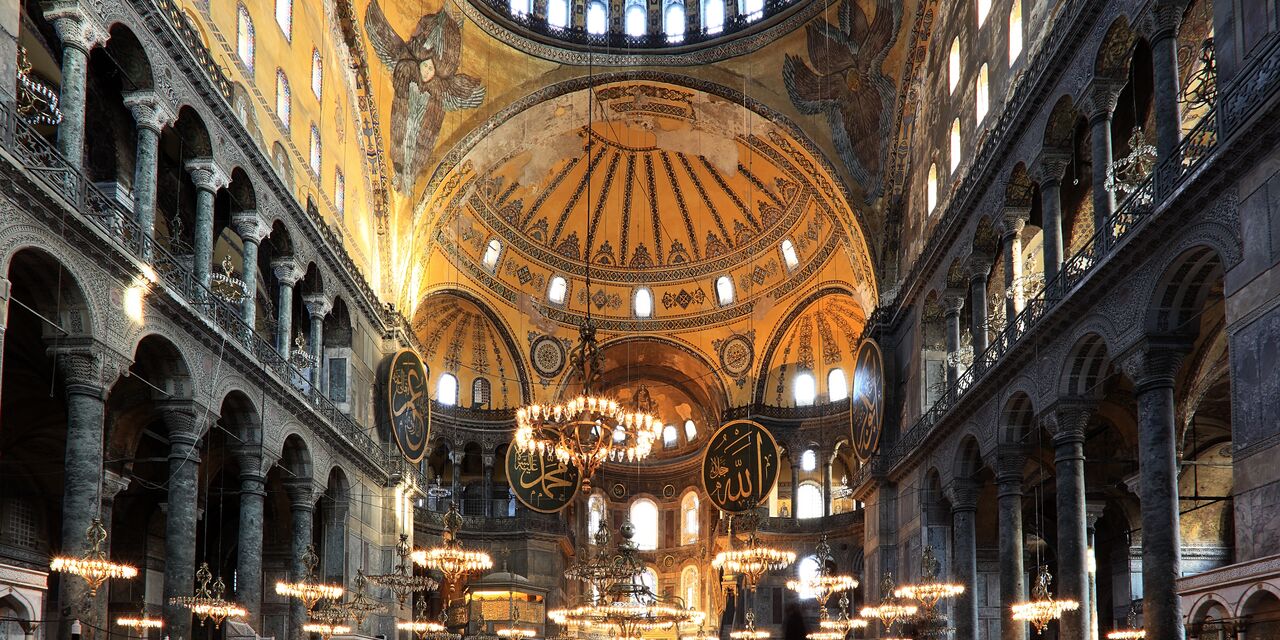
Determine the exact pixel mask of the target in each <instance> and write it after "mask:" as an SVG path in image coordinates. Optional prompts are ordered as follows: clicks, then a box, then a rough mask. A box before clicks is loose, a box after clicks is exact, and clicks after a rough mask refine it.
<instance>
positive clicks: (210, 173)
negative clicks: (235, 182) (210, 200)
mask: <svg viewBox="0 0 1280 640" xmlns="http://www.w3.org/2000/svg"><path fill="white" fill-rule="evenodd" d="M187 171H188V172H189V173H190V174H191V181H192V182H194V183H195V185H196V188H197V189H200V190H201V191H208V192H210V193H214V192H216V191H217V190H218V189H221V188H223V187H225V186H227V185H228V184H231V177H230V176H228V175H227V172H226V171H223V170H222V167H219V166H218V164H217V163H216V162H214V161H213V158H196V159H194V160H188V161H187Z"/></svg>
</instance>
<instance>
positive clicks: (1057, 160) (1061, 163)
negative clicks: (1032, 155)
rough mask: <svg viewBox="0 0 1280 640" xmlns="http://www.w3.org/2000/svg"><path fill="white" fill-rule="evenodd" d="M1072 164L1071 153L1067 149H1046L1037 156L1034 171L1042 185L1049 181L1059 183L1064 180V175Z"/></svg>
mask: <svg viewBox="0 0 1280 640" xmlns="http://www.w3.org/2000/svg"><path fill="white" fill-rule="evenodd" d="M1070 164H1071V154H1070V153H1067V152H1066V151H1058V150H1056V149H1045V150H1043V151H1041V152H1040V156H1039V157H1038V158H1036V161H1035V163H1034V166H1033V167H1032V173H1033V175H1034V176H1035V178H1036V180H1037V181H1038V182H1040V183H1041V185H1044V184H1049V183H1054V184H1056V183H1058V182H1061V181H1062V176H1064V175H1066V173H1067V167H1068V166H1069V165H1070Z"/></svg>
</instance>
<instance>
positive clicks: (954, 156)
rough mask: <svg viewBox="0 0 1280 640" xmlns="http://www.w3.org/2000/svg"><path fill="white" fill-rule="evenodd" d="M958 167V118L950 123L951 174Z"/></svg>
mask: <svg viewBox="0 0 1280 640" xmlns="http://www.w3.org/2000/svg"><path fill="white" fill-rule="evenodd" d="M959 167H960V118H956V119H955V120H953V121H952V122H951V173H955V172H956V169H958V168H959Z"/></svg>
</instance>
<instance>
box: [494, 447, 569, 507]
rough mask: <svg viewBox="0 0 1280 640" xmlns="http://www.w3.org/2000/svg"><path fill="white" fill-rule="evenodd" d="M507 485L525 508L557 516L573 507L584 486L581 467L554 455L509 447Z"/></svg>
mask: <svg viewBox="0 0 1280 640" xmlns="http://www.w3.org/2000/svg"><path fill="white" fill-rule="evenodd" d="M506 465H507V482H508V483H509V484H510V485H511V492H512V493H514V494H515V496H516V498H517V499H518V500H520V502H521V503H522V504H524V506H526V507H529V508H530V509H533V510H534V511H537V512H539V513H555V512H557V511H560V510H561V509H564V508H565V507H567V506H569V503H570V502H573V497H574V496H575V495H577V493H578V489H579V488H580V486H581V484H582V474H581V473H579V471H578V468H577V467H575V466H573V465H571V464H568V463H565V462H562V461H560V459H558V458H556V456H555V454H554V453H551V452H549V451H548V452H546V453H538V452H537V451H522V450H520V447H517V446H515V445H514V444H513V445H511V446H510V447H507V462H506Z"/></svg>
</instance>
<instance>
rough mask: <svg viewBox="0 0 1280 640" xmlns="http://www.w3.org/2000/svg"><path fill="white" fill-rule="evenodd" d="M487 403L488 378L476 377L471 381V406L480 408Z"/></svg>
mask: <svg viewBox="0 0 1280 640" xmlns="http://www.w3.org/2000/svg"><path fill="white" fill-rule="evenodd" d="M487 404H489V380H488V379H487V378H476V379H475V382H472V383H471V406H472V407H474V408H480V407H483V406H485V405H487Z"/></svg>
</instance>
